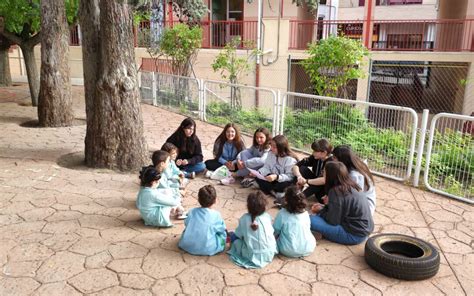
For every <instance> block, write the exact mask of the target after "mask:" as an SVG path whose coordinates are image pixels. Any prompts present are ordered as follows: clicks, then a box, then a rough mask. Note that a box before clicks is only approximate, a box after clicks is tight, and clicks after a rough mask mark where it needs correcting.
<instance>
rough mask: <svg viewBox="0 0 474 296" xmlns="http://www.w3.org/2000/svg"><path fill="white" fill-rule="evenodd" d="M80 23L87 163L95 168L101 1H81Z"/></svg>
mask: <svg viewBox="0 0 474 296" xmlns="http://www.w3.org/2000/svg"><path fill="white" fill-rule="evenodd" d="M79 23H80V25H81V33H82V61H83V62H82V63H83V72H84V96H85V101H86V117H87V132H86V139H85V153H84V154H85V162H86V164H87V165H89V166H94V157H93V156H94V149H96V148H95V147H96V146H97V145H98V143H96V140H97V139H96V137H95V134H94V132H95V127H96V126H97V125H98V122H97V118H96V116H94V106H95V101H96V99H95V96H96V94H95V91H96V82H97V77H98V75H99V74H98V71H99V60H100V58H99V57H100V53H99V29H100V19H99V0H81V1H79Z"/></svg>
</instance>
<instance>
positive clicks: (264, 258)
mask: <svg viewBox="0 0 474 296" xmlns="http://www.w3.org/2000/svg"><path fill="white" fill-rule="evenodd" d="M311 148H312V150H313V153H312V155H311V156H309V157H307V158H304V159H302V160H298V157H297V155H296V154H295V153H293V152H292V151H291V149H290V147H289V145H288V140H287V139H286V137H285V136H283V135H277V136H275V137H273V138H272V137H271V135H270V132H269V131H268V129H266V128H259V129H257V130H256V131H255V133H254V136H253V143H252V146H251V147H250V148H245V144H244V142H243V141H242V139H241V135H240V132H239V129H238V127H237V126H236V125H234V124H231V123H229V124H227V125H226V126H225V127H224V130H223V131H222V133H221V134H220V135H219V136H218V137H217V139H216V141H215V144H214V149H213V152H214V159H211V160H207V161H206V162H203V155H202V149H201V142H200V141H199V138H198V137H197V135H196V123H195V122H194V120H193V119H191V118H186V119H184V120H183V121H182V122H181V125H180V126H179V128H178V129H177V130H176V131H175V132H174V133H173V134H172V135H171V136H170V137H169V138H168V139H167V140H166V143H165V144H164V145H163V147H162V149H161V150H158V151H156V152H154V153H153V156H152V161H153V165H151V166H148V167H144V168H143V169H142V171H141V172H140V180H141V189H140V192H139V193H138V197H137V202H136V204H137V208H138V209H139V210H140V214H141V216H142V218H143V220H144V221H145V224H146V225H152V226H158V227H170V226H173V224H172V222H171V219H170V216H171V217H176V218H177V219H185V230H184V232H183V234H182V236H181V239H180V241H179V247H180V248H181V249H183V250H184V251H186V252H188V253H190V254H194V255H209V256H211V255H215V254H217V253H219V252H222V251H224V249H225V246H226V242H230V249H229V251H228V254H229V255H230V258H231V260H232V261H233V262H234V263H235V264H237V265H239V266H243V267H245V268H261V267H264V266H265V265H267V264H268V263H270V262H271V261H272V260H273V257H274V255H275V254H277V253H280V254H282V255H284V256H288V257H302V256H308V255H309V254H311V253H312V252H313V251H314V248H315V246H316V239H315V236H316V238H318V239H320V238H321V237H324V238H326V239H328V240H330V241H333V242H337V243H340V244H347V245H354V244H359V243H361V242H363V241H364V240H365V239H366V238H367V237H368V235H369V234H370V233H371V232H372V231H373V229H374V222H373V218H372V216H373V213H374V210H375V189H374V180H373V177H372V174H371V173H370V171H369V169H368V167H367V165H366V164H365V163H364V162H363V161H362V160H361V159H360V158H359V157H357V156H356V154H355V153H354V152H353V151H352V150H351V149H350V147H348V146H338V147H336V148H334V149H333V148H332V146H331V145H330V143H329V142H328V141H327V140H326V139H320V140H317V141H315V142H314V143H312V145H311ZM221 166H226V167H227V169H228V170H229V171H230V172H232V173H231V176H229V177H227V178H225V179H222V180H221V183H222V184H225V185H228V184H232V183H234V182H235V180H236V179H237V178H243V179H242V181H241V182H240V184H241V185H242V186H243V187H255V188H257V189H259V190H258V191H255V192H252V193H250V194H249V196H248V198H247V210H248V213H246V214H244V215H243V216H242V217H241V218H240V219H239V224H238V226H237V228H236V229H235V231H234V232H232V231H229V230H228V229H226V226H225V223H224V220H223V219H222V216H221V215H220V213H219V212H218V211H216V210H214V209H212V207H213V205H214V204H215V203H216V199H217V196H216V190H215V188H214V187H213V186H212V185H206V186H204V187H202V188H201V189H200V190H199V192H198V201H199V204H200V206H201V207H198V208H194V209H191V210H190V211H189V212H188V213H186V212H185V211H184V208H183V207H182V206H181V198H182V196H183V195H184V190H183V189H184V187H185V186H186V184H187V182H189V179H193V178H194V177H195V175H196V174H199V173H204V174H206V171H213V170H216V169H219V168H220V167H221ZM313 195H314V196H315V198H316V200H317V202H316V203H315V204H314V205H313V206H312V207H311V209H310V211H309V212H308V211H307V209H306V208H307V198H309V197H311V196H313ZM266 196H272V197H274V198H275V201H274V203H275V204H276V205H277V206H279V207H280V208H281V210H280V211H279V212H278V215H277V216H276V218H275V220H274V222H273V224H272V217H271V216H270V215H269V214H268V213H266V211H265V210H266V206H267V199H266Z"/></svg>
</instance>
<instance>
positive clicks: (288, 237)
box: [273, 186, 316, 257]
mask: <svg viewBox="0 0 474 296" xmlns="http://www.w3.org/2000/svg"><path fill="white" fill-rule="evenodd" d="M273 228H274V229H275V236H276V237H277V246H278V252H279V253H280V254H282V255H285V256H287V257H304V256H308V255H310V254H311V253H313V251H314V248H315V247H316V239H315V238H314V235H313V234H312V233H311V221H310V219H309V213H308V212H307V211H306V197H305V195H304V194H303V193H302V192H300V191H299V190H298V188H297V187H296V186H290V187H288V188H287V189H286V191H285V202H284V207H283V209H281V210H280V211H279V212H278V215H277V216H276V218H275V223H273Z"/></svg>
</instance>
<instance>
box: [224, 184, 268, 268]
mask: <svg viewBox="0 0 474 296" xmlns="http://www.w3.org/2000/svg"><path fill="white" fill-rule="evenodd" d="M266 205H267V201H266V199H265V194H264V193H263V192H261V191H257V192H252V193H250V194H249V196H248V198H247V210H248V213H246V214H244V215H243V216H242V217H241V218H240V219H239V225H238V226H237V229H235V232H234V233H232V235H231V237H232V240H233V241H232V245H231V248H230V250H229V252H228V253H229V255H230V259H231V260H232V262H234V263H235V264H236V265H239V266H242V267H244V268H262V267H264V266H266V265H267V264H268V263H270V262H272V260H273V256H275V254H277V247H276V240H275V236H274V235H273V232H274V230H273V226H272V217H271V216H270V215H269V214H268V213H267V212H265V208H266Z"/></svg>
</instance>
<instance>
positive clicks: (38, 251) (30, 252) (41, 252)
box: [8, 243, 54, 261]
mask: <svg viewBox="0 0 474 296" xmlns="http://www.w3.org/2000/svg"><path fill="white" fill-rule="evenodd" d="M53 254H54V252H53V251H52V250H51V249H49V248H48V247H46V246H43V245H42V244H39V243H33V244H23V245H20V246H17V247H15V248H13V249H12V250H10V251H9V252H8V257H9V261H36V260H44V259H47V258H49V257H50V256H51V255H53Z"/></svg>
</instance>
